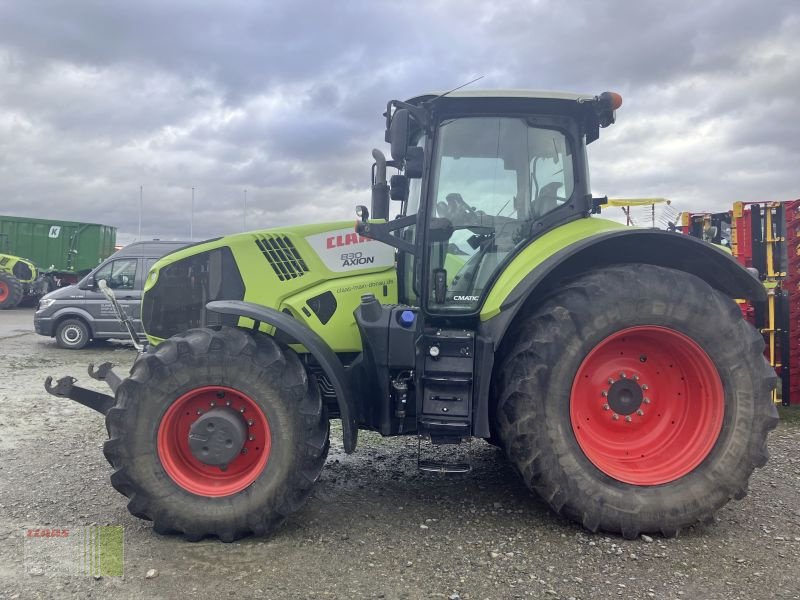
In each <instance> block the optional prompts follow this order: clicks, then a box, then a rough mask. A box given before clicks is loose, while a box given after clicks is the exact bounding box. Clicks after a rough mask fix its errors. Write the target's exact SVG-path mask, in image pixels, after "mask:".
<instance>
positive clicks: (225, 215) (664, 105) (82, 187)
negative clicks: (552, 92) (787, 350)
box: [0, 0, 800, 242]
mask: <svg viewBox="0 0 800 600" xmlns="http://www.w3.org/2000/svg"><path fill="white" fill-rule="evenodd" d="M479 75H483V76H484V79H483V80H482V81H480V82H479V84H477V86H479V87H492V88H498V87H499V88H509V87H520V88H534V89H557V90H567V91H578V92H589V93H599V92H601V91H604V90H607V89H609V90H615V91H618V92H620V93H621V94H622V95H623V97H624V106H623V108H622V109H621V110H620V111H619V113H618V120H617V125H615V126H614V127H612V128H610V129H607V130H604V132H603V135H602V136H601V139H600V140H599V141H598V142H595V143H594V144H592V146H591V147H590V148H591V151H590V158H591V160H592V185H593V191H594V193H595V195H604V194H608V195H610V196H616V197H621V196H627V197H633V196H665V197H668V198H671V199H673V200H674V202H675V206H676V207H677V208H678V209H679V210H724V209H727V207H729V205H730V204H731V203H732V202H733V201H734V200H746V201H755V200H785V199H793V198H798V197H800V176H798V166H800V110H798V109H800V2H798V1H797V0H783V1H780V0H774V1H773V0H765V1H762V2H753V1H752V0H725V1H722V0H704V1H702V2H700V1H697V0H692V1H685V0H674V1H671V2H663V1H660V0H659V1H641V0H640V1H635V0H630V1H622V0H610V1H599V0H596V1H585V2H583V1H566V0H545V1H515V0H502V1H497V2H485V1H471V0H452V1H451V0H428V1H425V2H419V3H414V2H413V1H410V0H409V1H407V2H403V3H397V2H391V3H389V2H386V3H384V2H381V1H377V0H374V1H363V2H357V1H352V2H347V1H344V0H341V1H335V2H330V1H329V2H322V1H318V2H306V1H303V0H291V1H280V0H269V1H265V2H255V1H249V2H247V1H243V0H226V1H225V2H213V3H212V2H202V1H200V0H159V1H154V0H137V1H136V2H112V1H109V0H75V1H69V2H67V1H63V0H38V1H31V2H22V1H20V0H0V213H2V214H13V215H23V216H40V217H45V218H57V219H75V220H81V221H82V220H86V221H95V222H98V221H99V222H102V223H106V224H110V225H115V226H117V227H119V233H120V236H119V237H120V239H121V240H122V241H126V242H127V241H131V240H132V239H133V238H134V237H135V236H136V235H137V230H138V218H139V217H138V215H139V210H138V206H139V186H140V185H141V186H143V188H144V208H145V210H144V215H143V223H142V234H143V237H161V238H163V239H168V238H188V235H189V209H190V202H191V188H192V187H194V188H195V189H196V192H195V194H196V195H195V225H194V233H195V238H200V237H209V236H213V235H219V234H226V233H233V232H235V231H241V230H242V229H243V227H244V222H243V200H244V195H245V193H244V190H247V205H248V210H247V222H246V225H247V227H248V228H260V227H270V226H276V225H285V224H289V223H299V222H312V221H322V220H334V219H341V218H345V219H349V218H351V217H352V215H353V207H354V206H355V205H356V204H359V203H364V204H366V203H368V201H369V191H368V184H369V169H370V164H371V159H370V154H369V153H370V150H371V148H373V147H376V146H377V147H382V144H383V141H382V139H383V131H382V127H383V120H382V118H381V113H382V112H383V110H384V108H385V106H386V101H387V100H389V99H391V98H405V97H408V96H412V95H415V94H418V93H421V92H425V91H430V90H438V89H446V88H451V87H455V86H457V85H459V84H461V83H463V82H466V81H468V80H470V79H472V78H474V77H476V76H479Z"/></svg>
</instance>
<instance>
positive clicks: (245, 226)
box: [242, 188, 247, 231]
mask: <svg viewBox="0 0 800 600" xmlns="http://www.w3.org/2000/svg"><path fill="white" fill-rule="evenodd" d="M242 226H243V227H242V231H247V188H245V189H244V210H243V213H242Z"/></svg>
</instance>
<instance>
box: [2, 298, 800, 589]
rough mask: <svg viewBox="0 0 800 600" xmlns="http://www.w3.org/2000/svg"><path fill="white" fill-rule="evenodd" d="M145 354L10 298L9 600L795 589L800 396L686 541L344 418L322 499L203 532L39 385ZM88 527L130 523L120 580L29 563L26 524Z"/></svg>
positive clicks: (5, 391)
mask: <svg viewBox="0 0 800 600" xmlns="http://www.w3.org/2000/svg"><path fill="white" fill-rule="evenodd" d="M133 358H134V352H133V350H132V349H131V348H130V347H129V346H126V345H124V344H121V343H100V344H94V345H92V346H90V347H88V348H87V349H85V350H82V351H77V352H76V351H68V350H61V349H59V348H57V347H56V345H55V342H54V341H53V340H51V339H46V338H42V337H39V336H37V335H35V334H34V333H33V331H32V312H31V310H30V309H18V310H13V311H3V312H0V365H2V367H3V370H2V372H3V375H4V377H3V378H2V380H1V381H0V432H1V433H0V453H1V454H0V455H1V456H2V458H3V460H2V461H0V540H2V543H0V598H2V599H11V598H53V597H71V596H80V597H82V598H102V597H112V596H113V597H114V598H142V597H155V598H172V597H175V598H177V597H182V596H184V595H189V594H190V593H191V595H192V596H193V597H197V598H206V597H213V598H215V599H217V600H221V599H223V598H227V597H237V598H253V597H265V598H389V599H392V598H450V599H454V600H455V599H457V598H462V599H483V598H492V599H505V598H527V597H534V598H648V597H651V598H686V599H688V598H725V599H734V598H748V599H749V598H752V599H762V598H800V557H799V556H800V493H799V492H800V418H798V416H799V415H798V414H797V411H794V412H789V413H785V414H784V417H785V418H784V421H783V422H782V423H781V424H780V425H779V427H778V429H777V430H776V431H775V432H774V433H773V434H772V435H771V437H770V444H769V446H770V451H771V456H772V458H771V460H770V462H769V463H768V465H767V466H766V467H765V468H764V469H761V470H759V471H757V472H756V474H755V476H754V477H753V479H752V481H751V489H750V494H749V495H748V496H747V498H745V499H744V500H743V501H741V502H732V503H731V504H729V505H728V506H726V507H725V508H724V509H722V510H721V511H720V513H719V515H718V519H717V522H716V523H714V524H712V525H708V526H703V527H699V526H698V527H697V528H693V529H690V530H687V531H685V532H682V534H681V536H680V537H679V538H677V539H671V540H666V539H661V538H659V537H655V539H651V538H644V537H643V538H642V539H639V540H635V541H625V540H623V539H622V538H620V537H616V536H607V535H592V534H588V533H587V532H585V531H584V530H582V529H581V528H580V527H578V526H576V525H574V524H572V523H569V522H567V521H565V520H563V519H560V518H558V517H556V516H554V515H553V514H552V513H550V512H549V510H548V509H547V508H546V506H544V504H542V503H541V502H540V501H539V500H537V498H536V497H534V496H532V495H531V494H530V493H529V492H528V491H527V490H526V489H525V488H524V486H523V485H522V484H521V483H520V482H519V480H518V479H517V477H516V476H515V474H514V473H513V472H512V470H511V468H510V467H509V465H508V463H507V462H506V461H505V460H504V459H503V457H502V455H501V454H500V452H499V451H497V450H496V449H494V448H493V447H491V446H488V445H486V444H484V443H482V442H481V443H474V444H473V445H472V450H473V454H472V461H473V467H474V468H473V471H472V472H471V473H470V474H468V475H464V476H448V477H440V476H431V475H423V474H420V473H419V472H418V471H417V469H416V441H414V440H411V439H392V440H384V439H382V438H380V437H379V436H375V435H369V434H367V435H362V437H361V442H360V447H359V449H358V451H357V453H356V454H355V455H351V456H346V455H345V454H344V453H343V451H342V449H341V442H340V441H339V439H338V433H334V439H333V440H332V450H331V454H330V457H329V459H328V464H327V466H326V468H325V470H324V471H323V474H322V478H321V480H320V482H319V484H318V485H317V487H316V488H315V492H314V495H313V497H312V498H311V500H310V501H309V502H308V504H307V505H306V507H305V508H304V509H303V510H301V511H300V512H299V513H298V514H296V515H294V516H293V517H292V518H291V519H289V521H288V522H287V523H286V525H285V526H284V527H283V528H282V529H281V530H280V531H279V532H278V533H277V534H276V535H275V536H273V537H272V538H270V539H256V538H250V539H245V540H242V541H240V542H236V543H233V544H223V543H221V542H218V541H215V540H207V541H203V542H199V543H194V544H192V543H187V542H184V541H182V540H181V539H179V538H175V537H165V536H160V535H157V534H155V533H153V531H152V529H151V528H150V525H149V523H146V522H144V521H140V520H138V519H136V518H134V517H132V516H130V515H129V514H128V511H127V510H126V508H125V499H124V498H123V497H122V496H120V495H119V494H118V493H117V492H115V491H114V489H113V488H112V487H111V485H110V484H109V481H108V476H109V475H110V472H111V470H110V467H109V465H108V464H107V463H106V461H105V459H104V458H103V455H102V451H101V447H102V443H103V441H104V440H105V437H106V433H105V428H104V425H103V420H102V418H100V416H99V415H97V414H96V413H94V412H92V411H90V410H89V409H87V408H84V407H82V406H80V405H78V404H75V403H73V402H69V401H66V400H58V399H56V398H53V397H50V396H48V395H47V394H46V393H45V392H44V390H43V388H42V382H43V380H44V378H45V377H46V376H47V375H54V376H62V375H66V374H72V375H76V376H78V377H79V378H80V379H81V383H82V384H87V380H88V381H89V382H91V383H95V382H93V381H91V380H89V378H88V376H82V374H83V373H85V365H86V364H87V363H88V362H95V363H100V362H103V361H106V360H110V361H112V362H114V363H116V364H119V365H122V366H123V367H127V366H128V365H130V363H131V361H132V360H133ZM97 389H102V387H98V388H97ZM90 524H115V525H122V526H123V527H124V531H125V564H124V566H125V574H124V577H122V578H119V577H103V578H100V579H95V578H92V577H79V576H71V577H68V576H63V575H58V574H56V573H53V572H49V571H48V569H47V568H45V569H44V570H43V572H41V571H39V570H33V572H31V569H30V568H27V569H26V563H25V561H24V558H23V557H24V547H23V546H24V545H23V540H24V537H23V532H24V530H25V529H26V528H30V527H58V528H61V527H64V528H70V527H72V528H77V527H80V526H84V525H90ZM150 569H155V570H156V571H157V573H156V574H155V576H154V577H151V578H147V577H146V574H147V572H148V571H149V570H150ZM151 575H152V574H151Z"/></svg>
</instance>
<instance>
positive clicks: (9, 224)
mask: <svg viewBox="0 0 800 600" xmlns="http://www.w3.org/2000/svg"><path fill="white" fill-rule="evenodd" d="M116 238H117V228H116V227H111V226H110V225H100V224H98V223H81V222H77V221H54V220H48V219H33V218H28V217H10V216H0V257H2V260H0V308H12V307H13V306H16V305H17V304H18V303H19V302H20V301H21V300H22V298H23V297H24V296H25V295H34V296H38V295H41V294H43V293H46V292H47V291H49V290H51V289H54V288H56V287H63V286H65V285H71V284H73V283H77V281H78V280H79V279H80V278H81V277H82V276H83V275H84V274H86V273H88V272H89V271H91V270H92V269H93V268H94V267H96V266H97V265H98V264H99V263H100V262H101V261H103V260H104V259H106V258H107V257H109V256H110V255H111V254H113V253H114V246H115V244H116ZM23 267H24V268H23ZM20 270H22V271H25V276H22V275H21V274H20V273H19V272H18V271H20ZM4 290H5V293H4Z"/></svg>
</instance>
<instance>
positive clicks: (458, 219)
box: [436, 193, 483, 225]
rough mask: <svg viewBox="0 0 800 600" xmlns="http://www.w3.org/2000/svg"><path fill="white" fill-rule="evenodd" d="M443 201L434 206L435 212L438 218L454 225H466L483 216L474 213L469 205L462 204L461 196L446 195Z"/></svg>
mask: <svg viewBox="0 0 800 600" xmlns="http://www.w3.org/2000/svg"><path fill="white" fill-rule="evenodd" d="M445 200H446V201H447V202H439V203H437V204H436V212H437V213H438V214H439V216H440V217H444V218H445V219H449V220H450V221H452V222H453V224H454V225H460V224H462V223H467V222H469V221H470V220H471V219H472V218H474V217H480V216H483V213H482V212H480V211H476V210H475V209H474V208H472V207H471V206H470V205H469V204H467V203H466V202H464V199H463V198H462V197H461V194H458V193H452V194H447V196H445Z"/></svg>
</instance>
